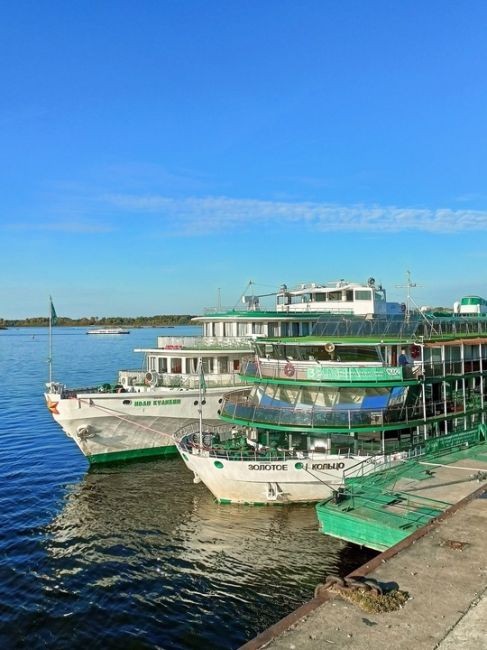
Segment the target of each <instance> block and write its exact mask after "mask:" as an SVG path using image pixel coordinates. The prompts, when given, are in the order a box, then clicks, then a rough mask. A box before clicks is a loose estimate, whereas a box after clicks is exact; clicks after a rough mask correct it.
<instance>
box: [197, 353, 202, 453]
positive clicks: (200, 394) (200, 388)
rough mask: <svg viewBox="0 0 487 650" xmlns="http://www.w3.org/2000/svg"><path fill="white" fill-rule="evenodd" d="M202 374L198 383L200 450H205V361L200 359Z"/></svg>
mask: <svg viewBox="0 0 487 650" xmlns="http://www.w3.org/2000/svg"><path fill="white" fill-rule="evenodd" d="M199 366H200V372H199V375H200V376H199V381H198V386H199V395H198V396H199V399H198V414H199V421H200V449H202V448H203V404H202V402H203V381H202V379H203V359H202V357H200V363H199Z"/></svg>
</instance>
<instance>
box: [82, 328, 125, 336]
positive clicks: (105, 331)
mask: <svg viewBox="0 0 487 650" xmlns="http://www.w3.org/2000/svg"><path fill="white" fill-rule="evenodd" d="M86 333H87V334H130V330H124V329H122V328H121V327H106V328H104V329H98V330H88V331H87V332H86Z"/></svg>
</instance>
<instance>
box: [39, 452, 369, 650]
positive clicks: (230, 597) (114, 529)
mask: <svg viewBox="0 0 487 650" xmlns="http://www.w3.org/2000/svg"><path fill="white" fill-rule="evenodd" d="M349 548H350V547H347V546H346V545H345V544H344V543H341V542H339V541H337V540H332V539H331V538H327V537H325V536H324V535H322V534H320V533H319V532H318V525H317V521H316V517H315V513H314V508H313V507H310V506H291V507H289V506H286V507H261V508H259V507H251V506H228V505H217V504H216V503H215V502H214V500H213V497H212V496H211V494H210V493H209V492H208V491H207V490H206V489H205V488H204V486H203V485H201V484H200V485H194V484H193V483H192V476H191V474H190V473H189V472H186V471H184V466H183V465H182V463H181V462H180V461H179V460H173V461H160V462H150V463H138V464H135V465H126V466H118V467H106V468H96V469H93V470H90V471H89V472H88V473H87V474H86V476H85V477H84V478H83V480H81V481H80V482H79V483H78V484H75V485H72V486H71V487H70V489H69V490H68V493H67V495H66V501H65V505H64V507H63V508H62V510H61V512H60V513H59V515H58V516H56V517H55V519H54V520H53V521H52V523H51V524H50V525H49V526H48V530H47V539H46V550H47V553H48V557H49V559H50V562H49V571H48V572H47V574H46V575H44V576H43V581H44V589H45V594H46V595H47V596H49V595H50V594H52V593H53V591H55V592H56V593H57V594H58V595H59V593H64V594H65V598H68V599H69V601H70V607H71V608H70V617H74V618H76V617H77V616H78V615H79V616H80V617H82V618H83V617H86V610H87V608H88V609H89V610H90V626H91V627H92V631H93V628H94V629H96V630H97V631H98V634H100V635H101V637H100V638H103V643H101V645H100V647H101V646H103V647H110V646H111V645H113V647H114V646H115V645H116V643H126V642H127V640H128V639H132V640H133V638H134V635H135V636H136V637H137V638H138V639H139V640H140V639H143V640H144V644H148V646H147V647H153V646H162V647H164V648H192V647H195V648H197V647H206V648H233V647H238V646H239V645H240V644H241V643H242V642H243V641H245V640H246V639H248V638H251V637H252V636H254V635H255V634H257V633H258V632H259V631H261V630H262V629H264V628H265V627H267V626H268V625H270V624H272V623H273V622H275V621H276V620H278V619H279V618H281V617H282V616H284V615H285V614H287V613H288V612H289V611H291V610H292V609H294V608H295V607H297V606H298V605H300V604H301V603H302V602H304V601H306V600H307V599H309V598H310V597H311V596H312V593H313V589H314V586H315V584H316V583H317V582H319V581H320V580H321V578H322V575H323V574H324V573H327V572H330V571H336V570H338V571H345V570H347V569H349V568H351V566H350V561H351V558H350V555H349ZM362 559H363V558H360V557H358V556H357V555H354V557H353V560H352V562H353V564H358V563H359V562H360V561H362ZM103 603H107V604H108V603H109V610H108V609H107V607H106V606H105V607H104V606H103ZM56 606H57V607H58V605H56ZM120 619H123V620H124V621H125V624H124V626H123V631H121V630H120V628H118V629H117V626H116V625H114V623H115V622H116V621H117V620H120ZM128 621H129V622H130V623H127V622H128ZM70 625H71V623H70ZM144 647H145V645H144Z"/></svg>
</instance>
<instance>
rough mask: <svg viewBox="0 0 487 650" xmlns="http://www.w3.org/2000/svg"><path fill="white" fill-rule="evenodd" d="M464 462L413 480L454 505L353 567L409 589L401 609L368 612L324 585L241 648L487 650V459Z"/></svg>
mask: <svg viewBox="0 0 487 650" xmlns="http://www.w3.org/2000/svg"><path fill="white" fill-rule="evenodd" d="M462 463H463V465H464V466H465V469H467V467H471V468H472V470H474V472H473V473H471V474H468V471H467V474H468V475H466V473H465V472H463V479H461V478H459V477H458V475H459V472H460V473H461V470H460V468H459V467H457V468H456V470H455V468H453V467H448V466H445V467H440V468H437V470H436V471H435V477H434V480H433V481H432V483H431V484H430V486H429V487H426V486H425V485H424V483H423V486H419V485H414V484H413V483H411V484H410V485H409V489H410V490H411V491H414V490H415V489H417V490H422V491H423V494H425V496H428V495H430V496H432V498H435V497H438V495H439V494H441V498H443V499H445V500H448V502H449V503H453V504H454V505H452V506H451V507H450V508H449V509H448V510H446V512H444V513H443V514H442V515H441V516H440V517H438V518H437V519H435V520H434V521H433V522H431V523H429V524H427V525H426V526H424V527H423V528H421V529H419V530H417V531H415V532H414V533H413V534H412V535H410V536H409V537H407V538H406V539H404V540H402V541H401V542H399V543H398V544H396V545H395V546H393V547H392V548H390V549H388V550H387V551H385V552H383V553H380V554H379V555H377V556H376V557H375V558H373V559H372V560H371V561H370V562H369V563H367V564H365V565H363V566H362V567H360V568H359V569H357V570H355V571H353V573H352V574H350V575H353V576H367V577H368V578H374V579H376V580H377V581H378V582H379V583H380V584H381V586H383V587H388V586H392V585H396V586H397V587H398V588H399V589H400V590H401V591H406V592H407V593H408V594H409V600H408V601H407V602H406V603H405V605H404V606H403V607H402V608H401V609H399V610H397V611H394V612H388V613H379V614H376V613H374V614H371V613H368V612H365V611H363V610H362V609H359V607H358V606H357V605H355V604H352V603H351V602H349V601H346V600H344V599H343V598H341V597H340V596H338V595H337V594H335V593H333V592H329V591H325V592H324V594H323V595H322V596H320V597H318V598H314V599H313V600H311V601H309V602H308V603H305V604H304V605H303V606H302V607H300V608H299V609H298V610H296V611H294V612H292V613H291V614H290V615H289V616H287V617H286V618H285V619H283V620H281V621H279V622H278V623H276V624H275V625H274V626H272V627H270V628H269V629H267V630H265V631H264V632H263V633H262V634H260V635H258V636H257V637H256V638H255V639H252V640H251V641H249V642H248V643H246V644H245V645H243V646H242V647H241V648H240V650H257V649H260V648H266V649H269V650H301V649H306V650H324V649H325V648H330V649H333V648H337V649H338V648H339V649H340V650H345V649H350V650H352V649H353V650H371V649H373V650H391V648H393V649H394V650H410V649H411V648H414V650H482V649H483V648H486V649H487V498H486V496H487V476H486V475H485V473H484V472H485V471H486V470H487V462H482V461H479V460H476V461H475V463H474V464H473V465H472V459H470V460H469V461H468V460H467V459H465V460H464V461H462V462H461V463H458V462H457V463H456V465H457V466H458V465H461V464H462ZM402 487H406V488H407V486H402ZM407 489H408V488H407ZM321 580H323V578H321ZM321 580H319V577H318V581H321Z"/></svg>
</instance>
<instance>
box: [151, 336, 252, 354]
mask: <svg viewBox="0 0 487 650" xmlns="http://www.w3.org/2000/svg"><path fill="white" fill-rule="evenodd" d="M157 347H158V348H159V349H161V350H168V351H170V350H245V351H247V350H249V351H250V350H252V341H251V339H249V338H247V337H243V336H158V337H157Z"/></svg>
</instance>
